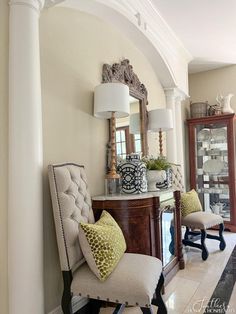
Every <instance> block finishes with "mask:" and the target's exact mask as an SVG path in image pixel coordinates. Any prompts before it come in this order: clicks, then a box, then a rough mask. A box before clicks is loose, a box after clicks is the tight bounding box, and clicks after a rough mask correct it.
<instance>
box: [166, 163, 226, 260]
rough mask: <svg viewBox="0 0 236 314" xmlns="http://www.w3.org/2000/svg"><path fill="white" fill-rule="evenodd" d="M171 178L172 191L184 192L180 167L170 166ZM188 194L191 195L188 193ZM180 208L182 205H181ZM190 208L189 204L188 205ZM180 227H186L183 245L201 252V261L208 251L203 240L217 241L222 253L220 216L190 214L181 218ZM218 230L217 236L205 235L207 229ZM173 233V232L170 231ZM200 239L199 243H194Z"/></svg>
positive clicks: (221, 220)
mask: <svg viewBox="0 0 236 314" xmlns="http://www.w3.org/2000/svg"><path fill="white" fill-rule="evenodd" d="M172 177H173V189H174V190H179V191H180V192H182V193H183V192H184V184H183V176H182V170H181V166H180V165H172ZM188 193H191V191H190V192H188ZM181 206H182V204H181ZM192 206H193V204H192ZM190 207H191V204H190ZM181 224H182V226H185V227H186V231H185V234H184V239H183V241H182V243H183V245H185V246H190V247H195V248H198V249H200V250H202V259H203V260H206V259H207V258H208V255H209V253H208V250H207V247H206V244H205V239H206V238H208V239H213V240H218V241H219V242H220V244H219V248H220V250H221V251H223V250H224V249H225V247H226V243H225V240H224V237H223V231H224V221H223V218H222V217H221V216H220V215H216V214H213V213H210V212H204V211H196V212H192V213H190V214H188V215H186V216H184V217H183V211H182V218H181ZM217 225H218V228H219V235H218V236H217V235H212V234H208V233H207V229H209V228H212V227H214V226H217ZM172 233H173V231H172ZM199 238H200V241H201V242H200V243H195V241H196V240H198V239H199Z"/></svg>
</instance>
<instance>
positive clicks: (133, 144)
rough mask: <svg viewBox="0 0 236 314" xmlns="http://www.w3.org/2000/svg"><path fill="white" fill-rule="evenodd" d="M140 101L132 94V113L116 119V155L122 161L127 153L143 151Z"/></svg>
mask: <svg viewBox="0 0 236 314" xmlns="http://www.w3.org/2000/svg"><path fill="white" fill-rule="evenodd" d="M140 125H141V113H140V101H139V100H138V99H136V98H134V97H132V96H130V115H129V116H128V117H125V118H119V119H116V156H117V160H118V161H121V160H123V159H125V158H126V155H127V154H131V153H141V152H142V142H141V141H142V139H141V131H140V130H141V128H140Z"/></svg>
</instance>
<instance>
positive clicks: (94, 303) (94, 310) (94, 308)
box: [89, 299, 102, 314]
mask: <svg viewBox="0 0 236 314" xmlns="http://www.w3.org/2000/svg"><path fill="white" fill-rule="evenodd" d="M101 305H102V301H100V300H95V299H90V300H89V314H99V312H100V307H101Z"/></svg>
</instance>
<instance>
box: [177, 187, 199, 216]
mask: <svg viewBox="0 0 236 314" xmlns="http://www.w3.org/2000/svg"><path fill="white" fill-rule="evenodd" d="M180 205H181V214H182V217H185V216H187V215H188V214H191V213H194V212H199V211H202V204H201V202H200V200H199V197H198V194H197V192H196V191H195V190H191V191H189V192H187V193H183V194H181V200H180Z"/></svg>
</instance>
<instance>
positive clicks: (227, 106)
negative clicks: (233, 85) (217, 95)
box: [222, 94, 234, 113]
mask: <svg viewBox="0 0 236 314" xmlns="http://www.w3.org/2000/svg"><path fill="white" fill-rule="evenodd" d="M233 96H234V95H233V94H229V95H227V96H225V97H223V99H222V107H223V108H222V112H223V113H234V111H233V109H232V108H231V106H230V100H231V98H232V97H233Z"/></svg>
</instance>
